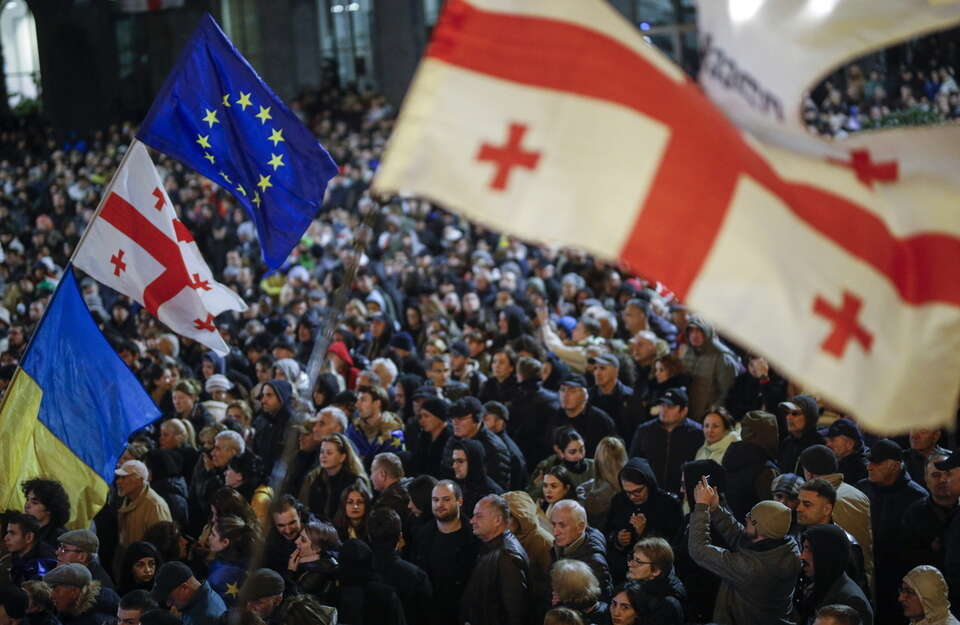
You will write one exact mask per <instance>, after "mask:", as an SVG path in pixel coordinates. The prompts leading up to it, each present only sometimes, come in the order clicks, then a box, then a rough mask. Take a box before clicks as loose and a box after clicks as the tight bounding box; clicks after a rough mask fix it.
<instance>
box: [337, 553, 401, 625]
mask: <svg viewBox="0 0 960 625" xmlns="http://www.w3.org/2000/svg"><path fill="white" fill-rule="evenodd" d="M339 574H340V596H339V599H338V601H337V602H336V603H335V604H334V605H336V606H337V607H338V608H339V618H340V622H342V623H350V625H406V622H407V621H406V618H405V616H404V611H403V605H402V604H401V603H400V598H399V597H398V596H397V593H396V591H394V589H393V588H392V587H391V586H389V585H388V584H385V583H383V581H381V579H380V577H379V576H378V575H377V574H376V572H375V571H374V570H373V552H372V551H370V547H368V546H367V545H366V544H365V543H363V542H362V541H359V540H355V539H351V540H348V541H346V542H344V544H343V547H342V548H341V549H340V570H339ZM411 625H412V624H411Z"/></svg>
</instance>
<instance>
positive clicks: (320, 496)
mask: <svg viewBox="0 0 960 625" xmlns="http://www.w3.org/2000/svg"><path fill="white" fill-rule="evenodd" d="M358 479H360V480H363V482H364V483H366V484H367V485H368V486H367V488H369V484H370V480H369V478H368V477H367V472H366V471H365V470H364V468H363V462H361V460H360V456H358V455H357V452H356V451H354V449H353V445H351V444H350V441H348V440H347V437H346V436H344V435H343V434H341V433H339V432H337V433H335V434H330V435H329V436H327V437H325V438H324V439H323V440H322V441H321V442H320V464H319V466H317V468H316V469H314V470H312V471H310V473H307V477H306V478H305V479H304V480H303V487H302V488H301V489H300V497H299V499H300V501H302V502H304V503H306V504H307V507H309V508H310V511H311V512H313V513H314V514H316V515H317V516H319V517H320V518H321V519H323V520H326V521H332V520H333V517H334V515H335V514H336V511H337V507H338V505H339V503H340V495H341V494H342V493H343V490H344V489H345V488H347V487H348V486H349V485H350V484H352V483H353V482H354V481H356V480H358Z"/></svg>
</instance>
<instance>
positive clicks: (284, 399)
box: [253, 380, 296, 471]
mask: <svg viewBox="0 0 960 625" xmlns="http://www.w3.org/2000/svg"><path fill="white" fill-rule="evenodd" d="M292 394H293V387H291V386H290V382H288V381H286V380H270V381H269V382H266V383H265V384H264V385H263V387H262V388H261V389H260V397H259V399H260V406H261V411H260V413H259V414H258V415H257V416H256V418H255V419H254V421H253V428H254V430H255V431H256V433H255V434H254V435H253V452H254V453H255V454H257V455H258V456H260V458H261V459H262V460H263V466H265V467H268V470H269V471H272V470H273V469H274V467H275V466H276V464H277V462H278V461H279V460H280V459H282V458H283V451H284V447H285V445H286V442H287V438H290V440H291V442H292V443H295V442H296V433H295V432H292V431H291V434H292V436H290V437H288V436H287V430H288V426H289V425H290V424H291V422H293V420H294V416H293V415H292V414H291V412H290V397H291V395H292Z"/></svg>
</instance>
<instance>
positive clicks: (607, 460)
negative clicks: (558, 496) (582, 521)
mask: <svg viewBox="0 0 960 625" xmlns="http://www.w3.org/2000/svg"><path fill="white" fill-rule="evenodd" d="M593 460H594V474H595V475H594V477H593V479H590V480H587V481H586V482H584V483H583V484H581V485H580V486H579V487H577V496H578V498H579V499H580V501H581V502H582V503H583V507H584V508H585V509H586V511H587V519H588V521H589V523H590V526H591V527H604V526H605V525H606V522H607V515H608V513H609V512H610V502H611V501H612V500H613V497H614V495H616V494H617V493H619V492H620V477H619V476H620V470H621V469H623V467H624V465H625V464H627V449H626V447H625V446H624V444H623V441H622V440H620V439H619V438H618V437H616V436H607V437H606V438H604V439H602V440H601V441H600V442H599V443H598V444H597V451H596V452H595V453H594V455H593Z"/></svg>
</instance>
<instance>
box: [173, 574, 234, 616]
mask: <svg viewBox="0 0 960 625" xmlns="http://www.w3.org/2000/svg"><path fill="white" fill-rule="evenodd" d="M226 611H227V604H225V603H224V602H223V599H221V598H220V595H218V594H217V593H216V592H214V590H213V588H211V587H210V582H204V583H203V584H202V585H201V586H200V588H198V589H197V592H196V593H194V595H193V598H192V599H191V600H190V603H188V604H187V605H186V606H185V607H184V608H183V609H182V610H180V614H181V615H182V618H183V625H215V624H216V623H217V621H218V619H219V618H220V615H221V614H223V613H224V612H226Z"/></svg>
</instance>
